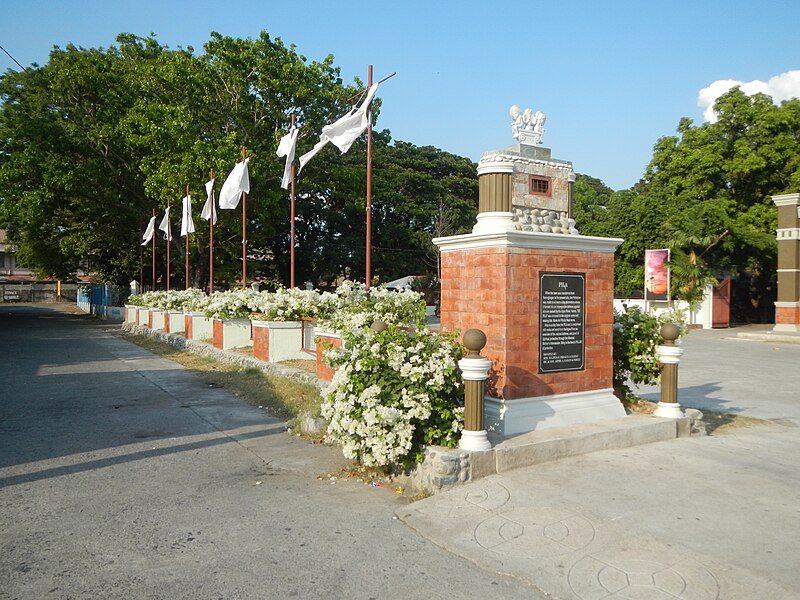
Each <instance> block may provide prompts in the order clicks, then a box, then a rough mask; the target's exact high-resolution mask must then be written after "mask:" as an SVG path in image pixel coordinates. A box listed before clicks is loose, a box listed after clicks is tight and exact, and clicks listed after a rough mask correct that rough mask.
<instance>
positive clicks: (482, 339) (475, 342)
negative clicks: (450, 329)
mask: <svg viewBox="0 0 800 600" xmlns="http://www.w3.org/2000/svg"><path fill="white" fill-rule="evenodd" d="M462 343H463V344H464V346H465V347H466V349H467V350H469V354H470V355H473V356H474V355H477V354H480V351H481V350H483V347H484V346H486V334H485V333H483V332H482V331H481V330H480V329H468V330H467V331H465V332H464V337H463V339H462Z"/></svg>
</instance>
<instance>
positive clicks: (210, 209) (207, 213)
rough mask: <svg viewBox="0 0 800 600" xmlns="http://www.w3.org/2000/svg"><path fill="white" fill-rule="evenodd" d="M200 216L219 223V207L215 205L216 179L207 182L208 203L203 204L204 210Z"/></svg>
mask: <svg viewBox="0 0 800 600" xmlns="http://www.w3.org/2000/svg"><path fill="white" fill-rule="evenodd" d="M200 218H202V219H205V220H206V221H208V220H209V219H211V222H212V223H213V224H214V225H216V224H217V209H216V207H215V206H214V180H213V179H212V180H210V181H207V182H206V203H205V204H203V210H202V212H201V213H200Z"/></svg>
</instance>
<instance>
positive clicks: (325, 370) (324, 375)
mask: <svg viewBox="0 0 800 600" xmlns="http://www.w3.org/2000/svg"><path fill="white" fill-rule="evenodd" d="M317 338H318V339H319V340H320V341H322V342H323V343H326V344H330V345H331V346H333V347H334V348H340V347H341V345H342V339H341V338H339V337H328V336H326V335H318V336H317ZM324 351H325V348H323V347H322V344H320V343H319V342H317V377H319V378H320V379H324V380H325V381H330V380H331V379H333V374H334V373H335V372H336V371H334V370H333V369H331V368H330V367H329V366H327V365H326V364H325V363H324V362H322V353H323V352H324Z"/></svg>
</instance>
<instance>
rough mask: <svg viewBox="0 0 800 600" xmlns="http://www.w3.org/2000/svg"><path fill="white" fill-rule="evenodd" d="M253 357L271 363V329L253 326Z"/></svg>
mask: <svg viewBox="0 0 800 600" xmlns="http://www.w3.org/2000/svg"><path fill="white" fill-rule="evenodd" d="M253 356H254V357H255V358H257V359H258V360H263V361H264V362H269V327H257V326H256V325H253Z"/></svg>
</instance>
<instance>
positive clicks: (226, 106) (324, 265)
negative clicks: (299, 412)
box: [0, 32, 477, 286]
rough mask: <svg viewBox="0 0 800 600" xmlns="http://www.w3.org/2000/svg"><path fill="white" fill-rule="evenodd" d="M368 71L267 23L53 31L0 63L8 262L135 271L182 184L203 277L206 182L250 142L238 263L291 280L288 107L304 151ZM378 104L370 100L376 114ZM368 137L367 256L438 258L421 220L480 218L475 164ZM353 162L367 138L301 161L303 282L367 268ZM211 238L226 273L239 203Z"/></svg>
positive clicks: (421, 268) (380, 262) (444, 224)
mask: <svg viewBox="0 0 800 600" xmlns="http://www.w3.org/2000/svg"><path fill="white" fill-rule="evenodd" d="M362 87H363V86H362V84H361V82H360V81H358V80H356V81H354V82H353V83H352V84H349V85H345V84H343V82H342V80H341V78H340V72H339V69H338V68H337V67H335V66H334V64H333V57H332V56H328V57H326V58H325V59H324V60H323V61H321V62H309V61H307V59H306V58H305V57H303V56H302V55H300V54H298V53H297V51H296V49H295V47H294V46H293V45H290V46H286V45H285V44H284V43H283V42H282V41H281V40H280V39H279V38H271V37H270V36H269V35H268V34H267V33H266V32H262V33H261V35H260V36H259V37H258V38H256V39H254V40H253V39H238V38H232V37H227V36H223V35H220V34H218V33H212V35H211V39H210V40H209V41H208V42H207V43H206V44H205V45H204V48H203V52H202V53H195V52H194V50H193V49H192V48H186V49H178V50H171V49H169V48H168V47H167V46H165V45H162V44H161V43H159V42H158V41H157V40H156V39H155V38H154V37H152V36H151V37H146V38H142V37H137V36H134V35H131V34H121V35H119V36H118V37H117V44H116V45H114V46H111V47H109V48H107V49H102V48H89V49H86V48H79V47H75V46H72V45H70V46H67V47H66V48H65V49H60V48H55V49H54V50H53V51H52V52H51V54H50V58H49V61H48V63H47V64H46V65H44V66H41V67H40V66H37V65H34V66H32V67H31V68H29V69H26V70H24V71H22V72H14V71H8V72H6V73H5V74H4V75H3V76H2V77H0V101H1V102H2V105H0V227H1V228H5V229H7V230H8V231H9V236H10V239H11V241H12V243H13V244H14V246H15V248H16V252H17V255H18V259H19V261H20V262H22V263H24V264H27V265H29V266H31V267H34V268H35V269H36V270H37V272H39V273H40V274H41V275H43V276H54V277H60V278H68V277H70V276H71V275H73V274H74V273H75V272H76V270H77V269H78V267H80V266H85V267H88V268H89V269H90V270H91V271H92V272H95V273H97V274H98V276H99V277H102V278H105V279H109V280H112V281H115V282H118V283H127V282H128V281H130V279H131V278H138V273H139V263H140V258H139V252H140V245H139V244H140V241H141V235H142V232H143V231H144V227H145V225H146V223H147V220H148V219H149V217H150V215H151V212H152V211H153V210H156V212H157V213H158V214H159V215H160V214H162V213H163V209H164V208H165V207H166V206H167V204H168V203H170V204H172V205H176V204H178V203H179V200H180V198H182V197H183V196H184V195H185V193H186V188H187V186H189V190H190V193H191V195H192V198H193V199H194V212H195V225H196V228H197V232H196V234H193V235H192V237H191V248H190V259H191V260H190V263H191V265H192V275H191V279H192V284H193V285H196V286H202V285H205V284H206V282H207V262H208V244H209V240H208V228H207V227H205V226H204V224H205V221H201V220H199V208H200V206H201V205H202V202H203V201H204V200H205V190H204V188H203V184H204V183H205V182H206V181H207V180H208V177H209V173H210V171H211V170H212V169H213V172H214V174H215V177H216V178H217V185H216V189H217V191H219V188H220V185H221V181H223V180H224V178H225V176H226V175H227V174H228V172H229V171H230V170H231V168H232V167H233V165H234V163H235V161H237V160H240V157H241V148H242V147H246V148H247V153H248V156H250V158H251V160H250V163H249V170H250V181H251V192H250V195H249V198H248V215H247V221H248V223H247V242H248V252H249V256H251V257H253V261H252V262H253V264H252V265H250V266H248V274H251V273H255V274H256V275H257V276H258V277H260V278H265V279H275V280H279V281H281V282H282V283H284V284H286V283H288V278H289V239H288V237H289V200H288V197H289V195H288V192H287V191H285V190H283V189H281V188H280V185H279V184H280V178H281V174H282V172H283V159H278V158H277V156H276V154H275V151H276V148H277V144H278V141H279V140H280V138H281V136H282V135H283V134H284V133H286V132H287V131H288V129H289V126H290V122H291V117H292V115H294V116H295V119H296V123H297V125H298V126H299V127H300V128H301V133H300V139H299V141H298V152H300V153H302V152H304V151H305V150H307V149H310V147H311V146H312V145H313V144H314V143H315V142H316V141H317V138H318V134H319V131H320V130H321V128H322V126H323V125H324V124H326V123H329V122H331V121H333V120H335V119H336V118H338V117H339V116H341V115H342V114H343V113H344V112H345V111H346V110H347V109H348V108H349V104H350V102H352V101H353V100H352V98H353V97H354V96H355V95H356V94H357V93H358V92H359V90H360V89H362ZM379 110H380V101H378V100H376V101H375V102H374V103H373V114H374V115H377V114H378V113H379ZM373 146H374V147H373V154H374V159H373V160H374V183H373V195H374V199H373V202H372V204H373V232H374V233H373V243H374V244H375V256H374V257H373V264H374V267H373V270H374V272H375V273H376V274H377V275H379V276H380V277H381V278H382V279H384V280H387V279H392V278H394V277H397V276H401V275H408V274H422V273H423V272H435V268H434V269H432V268H431V267H430V265H429V261H427V262H426V258H427V257H428V256H429V254H430V239H431V236H433V235H436V233H437V228H439V229H442V228H444V229H445V231H446V233H457V232H460V231H462V230H463V228H464V227H468V226H469V224H470V223H471V221H472V219H473V217H474V213H475V205H476V201H477V179H476V177H475V175H474V164H473V163H472V162H471V161H469V160H468V159H465V158H461V157H457V156H454V155H451V154H447V153H444V152H441V151H439V150H436V149H434V148H417V147H415V146H413V145H411V144H407V143H403V142H396V143H393V142H392V139H391V135H390V133H389V132H388V131H382V132H376V133H375V136H374V142H373ZM364 164H365V144H364V142H363V140H362V141H360V142H357V143H356V144H355V145H354V146H353V148H352V149H351V150H350V151H349V153H348V154H346V155H344V156H340V155H339V152H338V151H336V150H335V149H333V150H331V149H325V150H323V151H322V152H321V153H320V154H319V155H318V156H317V157H316V158H315V159H314V160H313V161H311V162H310V163H309V165H308V166H307V167H306V168H305V169H304V170H303V172H302V174H301V175H300V176H299V177H298V183H297V188H296V190H297V209H296V213H297V222H296V238H297V242H296V243H297V281H300V282H302V281H305V280H310V281H312V282H314V283H315V284H324V283H326V282H329V281H332V280H333V279H334V278H336V277H337V276H339V275H342V274H343V273H344V271H345V270H346V269H350V270H352V272H353V274H354V276H357V275H358V274H359V273H360V272H362V269H363V264H364V249H365V225H364V221H365V214H364V210H365V205H366V200H365V168H364ZM175 212H176V211H172V214H173V219H174V220H173V227H174V228H175V229H176V230H177V227H178V226H177V225H176V223H175V221H176V220H177V219H176V218H175V217H174V215H175ZM177 212H178V215H179V213H180V211H179V210H178V211H177ZM178 218H179V217H178ZM159 219H160V217H159ZM174 238H175V239H174V240H173V242H172V244H173V246H172V249H173V252H172V256H173V258H174V259H175V261H176V264H175V265H173V268H172V271H173V273H175V272H176V271H177V274H176V278H177V281H180V282H181V283H182V282H183V269H182V265H183V243H182V240H181V239H180V238H179V237H178V236H177V235H175V236H174ZM163 243H164V242H163V241H160V242H159V244H160V246H161V247H162V250H161V251H160V253H161V254H160V256H159V258H158V260H159V263H162V264H163V262H162V261H163V260H164V251H163ZM214 251H215V265H214V270H215V280H218V281H219V280H224V279H227V280H229V281H235V280H237V279H238V278H239V277H240V257H241V211H224V210H221V211H219V220H218V223H217V226H216V227H215V231H214ZM144 252H145V254H147V253H149V249H147V248H145V249H144ZM148 256H149V254H148ZM148 260H149V259H148V258H145V264H149V263H148ZM145 273H146V274H149V270H148V269H145ZM161 273H162V274H163V266H162V267H161ZM149 279H150V277H148V276H147V275H146V276H145V282H146V283H149Z"/></svg>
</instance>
